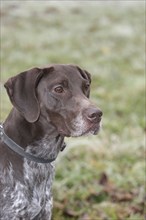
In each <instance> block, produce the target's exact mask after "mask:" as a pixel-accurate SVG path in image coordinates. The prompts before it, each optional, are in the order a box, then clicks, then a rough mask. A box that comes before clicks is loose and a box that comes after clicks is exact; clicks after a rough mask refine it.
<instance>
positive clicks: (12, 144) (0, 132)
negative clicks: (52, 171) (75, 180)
mask: <svg viewBox="0 0 146 220" xmlns="http://www.w3.org/2000/svg"><path fill="white" fill-rule="evenodd" d="M0 139H2V141H3V142H4V143H5V144H6V145H7V146H8V147H9V148H10V149H11V150H13V151H14V152H16V153H17V154H19V155H20V156H22V157H25V158H26V159H28V160H31V161H34V162H37V163H51V162H53V161H54V160H55V159H56V157H55V158H50V159H44V158H40V157H35V156H34V155H32V154H29V153H27V152H25V151H24V149H23V148H22V147H20V146H19V145H18V144H16V143H15V142H14V141H13V140H12V139H11V138H9V137H8V136H7V135H6V134H5V132H4V128H3V126H2V125H1V124H0ZM64 148H65V143H64V145H63V148H62V149H61V151H62V150H63V149H64Z"/></svg>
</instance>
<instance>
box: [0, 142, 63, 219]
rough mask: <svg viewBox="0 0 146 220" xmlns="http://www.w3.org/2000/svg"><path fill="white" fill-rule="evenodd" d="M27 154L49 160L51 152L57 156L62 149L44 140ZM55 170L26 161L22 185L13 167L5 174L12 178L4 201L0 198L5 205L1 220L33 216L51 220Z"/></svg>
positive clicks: (29, 148) (31, 217) (9, 178)
mask: <svg viewBox="0 0 146 220" xmlns="http://www.w3.org/2000/svg"><path fill="white" fill-rule="evenodd" d="M52 144H53V143H52ZM32 149H33V152H32ZM27 152H30V153H33V154H35V155H36V156H39V157H45V156H46V157H48V156H49V154H50V153H51V154H52V153H54V154H58V152H59V146H56V145H55V146H54V147H52V145H51V144H50V145H48V141H47V142H44V141H43V142H41V143H40V142H39V143H37V144H36V145H35V146H33V148H32V146H29V147H28V148H27ZM54 169H55V168H54V163H48V164H39V163H35V162H32V161H28V160H27V159H24V162H23V179H22V181H21V182H20V181H17V180H15V179H14V178H13V172H14V170H13V167H12V166H10V168H9V170H8V171H7V174H6V176H7V177H8V176H9V177H8V178H7V179H8V182H7V183H6V184H5V183H4V185H5V187H4V190H3V198H1V199H0V200H2V202H3V211H2V220H9V219H11V220H12V219H13V220H14V219H15V220H17V219H20V218H21V219H23V220H27V219H33V218H34V217H37V218H36V219H44V220H46V219H47V220H49V219H50V216H51V209H52V194H51V188H52V182H53V178H54ZM6 176H5V177H6ZM10 181H11V182H10ZM4 182H5V181H4ZM6 185H7V186H6ZM6 210H7V211H6ZM6 213H7V216H8V217H7V218H6V217H5V216H6ZM14 216H15V217H14Z"/></svg>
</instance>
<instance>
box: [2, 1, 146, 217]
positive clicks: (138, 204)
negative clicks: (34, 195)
mask: <svg viewBox="0 0 146 220" xmlns="http://www.w3.org/2000/svg"><path fill="white" fill-rule="evenodd" d="M1 8H2V10H1V14H0V15H1V79H0V90H1V96H0V98H1V102H0V103H1V106H0V110H1V114H0V121H2V120H4V119H5V118H6V116H7V114H8V112H9V110H10V108H11V104H10V102H9V100H8V97H7V95H6V92H5V90H4V88H3V83H4V82H5V81H6V80H7V79H8V78H9V77H10V76H13V75H16V74H17V73H19V72H21V71H23V70H26V69H28V68H30V67H32V66H39V65H43V64H47V63H75V64H78V65H79V66H81V67H83V68H84V69H87V70H88V71H89V72H90V73H91V74H92V91H91V99H92V100H93V101H94V102H95V103H96V104H97V105H98V106H100V108H101V109H102V110H103V112H104V119H103V129H102V131H101V132H100V134H99V135H98V137H97V136H96V137H95V136H94V137H92V136H91V137H82V138H77V139H73V138H70V139H67V140H66V142H67V144H68V146H67V148H66V149H65V151H64V152H62V153H61V154H60V156H59V157H58V159H57V164H56V179H55V181H54V189H53V190H54V211H53V220H69V219H71V220H143V219H144V198H145V196H144V194H145V190H144V182H145V163H144V154H145V151H144V132H145V130H146V127H145V124H144V97H145V93H144V92H145V84H144V40H145V39H144V1H142V0H141V1H120V2H119V1H85V2H83V1H82V2H77V1H74V2H73V1H56V2H55V1H14V0H12V1H8V0H7V1H1Z"/></svg>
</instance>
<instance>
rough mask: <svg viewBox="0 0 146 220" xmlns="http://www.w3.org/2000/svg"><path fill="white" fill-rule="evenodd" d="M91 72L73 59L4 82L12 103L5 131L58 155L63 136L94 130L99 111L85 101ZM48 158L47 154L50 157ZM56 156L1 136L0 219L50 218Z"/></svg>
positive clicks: (34, 146) (16, 139)
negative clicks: (12, 146) (12, 145)
mask: <svg viewBox="0 0 146 220" xmlns="http://www.w3.org/2000/svg"><path fill="white" fill-rule="evenodd" d="M90 83H91V78H90V74H89V73H88V72H87V71H85V70H82V69H80V68H79V67H78V66H74V65H59V64H56V65H52V66H46V67H43V68H33V69H30V70H28V71H25V72H22V73H20V74H18V75H17V76H15V77H12V78H10V79H9V80H8V81H7V82H6V84H5V87H6V89H7V93H8V95H9V98H10V100H11V102H12V104H13V109H12V111H11V112H10V114H9V116H8V118H7V119H6V121H5V122H4V124H3V129H4V132H5V134H6V135H7V136H8V138H10V139H11V140H13V141H14V142H15V143H16V144H17V145H19V146H21V149H22V148H23V151H24V152H27V153H28V154H29V155H30V154H31V155H33V156H35V157H36V158H37V157H38V158H42V159H43V160H46V161H47V160H48V159H50V158H56V157H57V155H58V153H59V151H60V150H62V149H63V147H64V137H70V136H72V137H77V136H81V135H85V134H90V133H91V134H97V133H98V131H99V128H100V121H101V116H102V112H101V110H100V109H98V108H96V107H95V106H94V105H93V104H92V103H91V102H90V101H89V99H88V98H89V92H90ZM50 161H51V159H50ZM53 178H54V162H50V163H41V162H40V163H39V161H38V162H37V161H36V162H35V161H33V160H31V159H30V158H27V157H22V156H20V155H19V154H17V153H16V152H14V151H13V150H11V149H10V148H9V147H8V146H7V144H5V142H4V141H3V139H2V140H1V142H0V191H1V194H0V219H1V220H49V219H51V209H52V195H51V186H52V181H53Z"/></svg>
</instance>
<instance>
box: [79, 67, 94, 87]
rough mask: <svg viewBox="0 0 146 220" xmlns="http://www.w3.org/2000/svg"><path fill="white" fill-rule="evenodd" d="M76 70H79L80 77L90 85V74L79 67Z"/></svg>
mask: <svg viewBox="0 0 146 220" xmlns="http://www.w3.org/2000/svg"><path fill="white" fill-rule="evenodd" d="M77 69H78V70H79V72H80V74H81V75H82V77H83V78H84V79H87V80H88V81H89V83H91V74H90V73H89V72H88V71H86V70H83V69H81V68H80V67H79V66H77Z"/></svg>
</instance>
